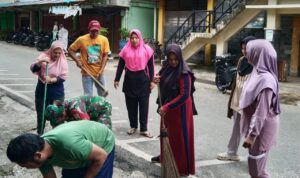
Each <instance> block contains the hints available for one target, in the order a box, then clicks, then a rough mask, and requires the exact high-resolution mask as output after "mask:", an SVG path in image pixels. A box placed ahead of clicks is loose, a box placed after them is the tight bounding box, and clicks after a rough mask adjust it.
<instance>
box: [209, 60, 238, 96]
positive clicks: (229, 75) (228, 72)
mask: <svg viewBox="0 0 300 178" xmlns="http://www.w3.org/2000/svg"><path fill="white" fill-rule="evenodd" d="M214 64H215V70H216V78H215V84H216V86H217V88H218V90H219V91H221V92H222V93H226V91H227V90H231V87H232V84H233V82H234V79H235V76H236V72H237V67H236V56H234V55H230V54H224V55H222V56H218V57H216V59H215V60H214Z"/></svg>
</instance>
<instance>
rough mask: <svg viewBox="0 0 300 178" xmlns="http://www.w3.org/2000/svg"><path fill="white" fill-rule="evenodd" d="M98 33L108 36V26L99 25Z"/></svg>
mask: <svg viewBox="0 0 300 178" xmlns="http://www.w3.org/2000/svg"><path fill="white" fill-rule="evenodd" d="M99 34H100V35H103V36H106V37H107V36H108V28H104V27H101V28H100V30H99Z"/></svg>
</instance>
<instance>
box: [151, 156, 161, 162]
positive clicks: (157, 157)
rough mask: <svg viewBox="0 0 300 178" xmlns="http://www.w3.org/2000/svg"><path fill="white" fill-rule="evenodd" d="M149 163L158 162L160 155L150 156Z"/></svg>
mask: <svg viewBox="0 0 300 178" xmlns="http://www.w3.org/2000/svg"><path fill="white" fill-rule="evenodd" d="M151 163H160V156H154V157H152V158H151Z"/></svg>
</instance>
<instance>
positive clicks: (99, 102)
mask: <svg viewBox="0 0 300 178" xmlns="http://www.w3.org/2000/svg"><path fill="white" fill-rule="evenodd" d="M111 108H112V107H111V104H110V103H109V102H108V101H106V100H105V99H104V98H103V97H101V96H79V97H74V98H70V99H66V100H65V101H64V102H60V101H56V102H54V104H52V105H49V106H48V107H47V109H46V112H45V118H46V119H47V120H49V121H50V124H51V126H52V127H56V126H57V125H59V124H62V123H64V122H66V121H75V120H92V121H97V122H100V123H102V124H104V125H106V126H107V127H108V128H110V129H111V128H112V124H111V118H110V116H111Z"/></svg>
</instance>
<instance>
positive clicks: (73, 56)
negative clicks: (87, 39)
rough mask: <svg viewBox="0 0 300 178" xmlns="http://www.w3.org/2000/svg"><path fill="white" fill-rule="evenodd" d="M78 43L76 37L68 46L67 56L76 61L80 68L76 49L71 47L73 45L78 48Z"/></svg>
mask: <svg viewBox="0 0 300 178" xmlns="http://www.w3.org/2000/svg"><path fill="white" fill-rule="evenodd" d="M78 44H79V40H78V39H77V40H76V41H75V42H74V43H73V44H71V46H70V47H69V49H68V53H69V56H70V57H71V58H72V59H73V60H74V61H75V62H76V65H77V67H79V68H81V67H82V63H81V61H80V59H78V57H77V56H76V50H74V48H73V47H75V48H77V49H78V48H79V46H78Z"/></svg>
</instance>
